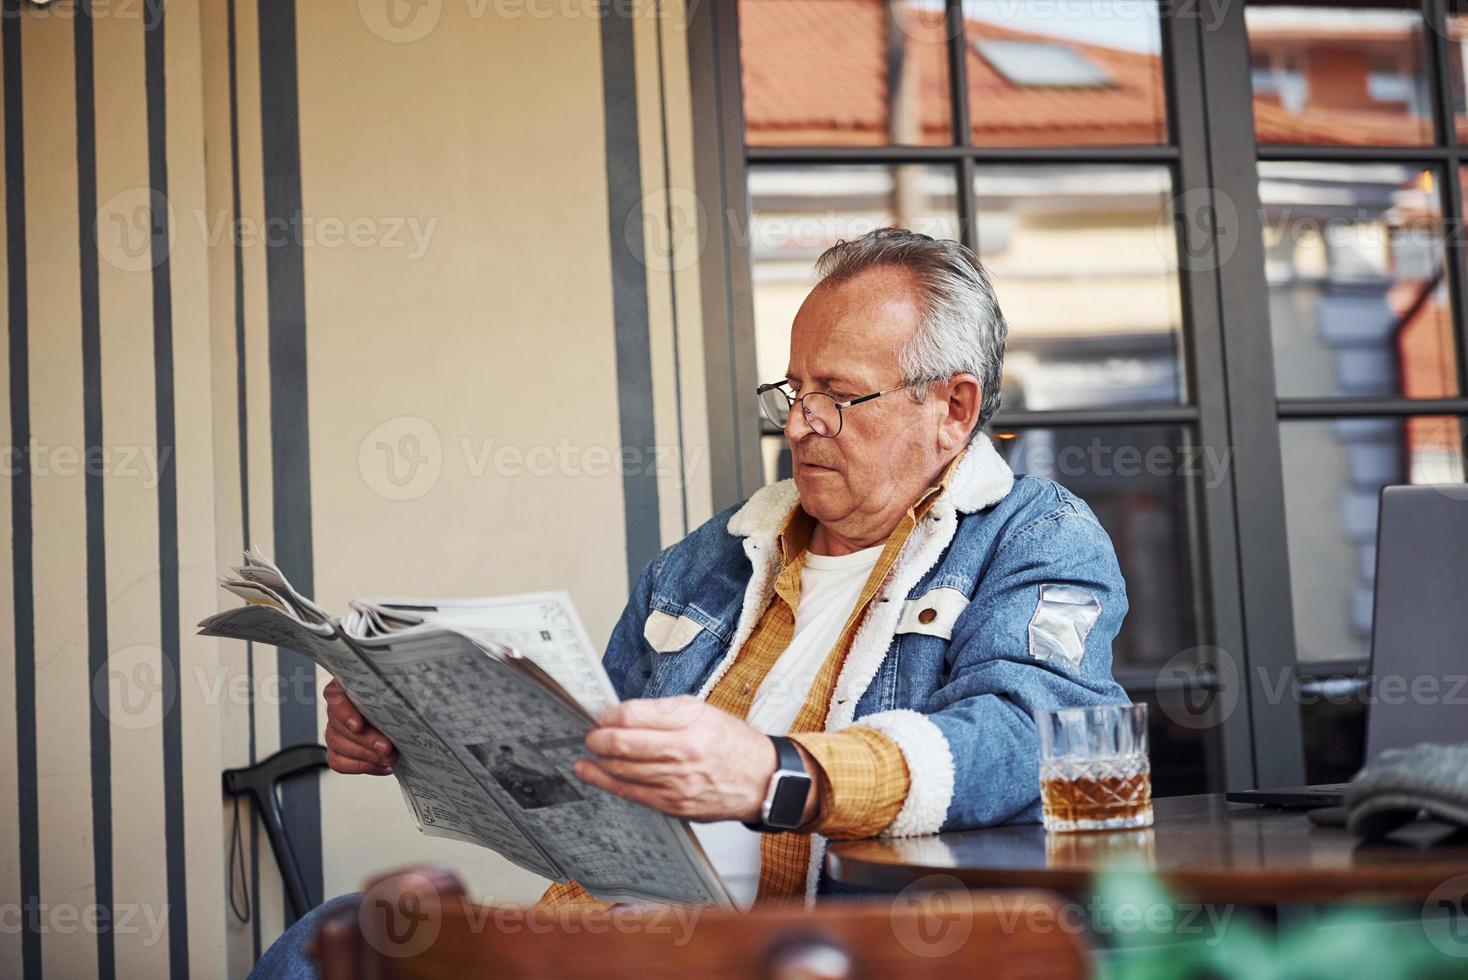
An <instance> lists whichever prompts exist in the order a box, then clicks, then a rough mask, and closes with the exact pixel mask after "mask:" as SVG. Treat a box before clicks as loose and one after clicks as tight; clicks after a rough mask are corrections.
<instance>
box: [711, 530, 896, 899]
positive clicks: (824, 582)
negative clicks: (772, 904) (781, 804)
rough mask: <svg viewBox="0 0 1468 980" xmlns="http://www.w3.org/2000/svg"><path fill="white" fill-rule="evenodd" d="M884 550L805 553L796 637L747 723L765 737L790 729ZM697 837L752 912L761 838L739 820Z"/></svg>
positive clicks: (757, 698)
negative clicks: (834, 555) (841, 553)
mask: <svg viewBox="0 0 1468 980" xmlns="http://www.w3.org/2000/svg"><path fill="white" fill-rule="evenodd" d="M883 547H884V545H876V546H875V547H871V548H866V549H863V550H861V551H856V552H852V553H851V554H849V555H840V556H836V557H833V556H830V555H817V554H813V553H811V552H806V555H805V564H804V566H803V567H802V568H801V570H800V605H799V607H798V608H797V609H796V610H795V635H794V636H792V637H791V638H790V645H789V646H787V647H786V648H785V652H784V653H782V654H780V659H779V660H777V661H776V662H775V665H774V666H773V667H771V668H770V672H769V674H767V675H766V676H765V679H764V681H763V682H762V683H761V684H760V687H759V690H758V691H756V692H755V695H754V703H753V704H751V705H750V708H749V717H748V718H746V719H745V720H746V721H748V722H749V724H750V725H752V726H753V727H754V728H757V729H759V730H760V731H762V732H764V733H765V734H767V735H783V734H785V733H786V732H788V731H789V730H790V726H791V724H793V723H794V721H795V717H796V715H798V714H800V709H801V707H802V706H803V705H804V704H805V699H806V696H807V695H808V694H809V693H810V688H811V684H812V683H814V681H815V678H816V674H817V673H818V672H819V671H820V669H821V664H822V663H824V662H825V660H826V655H827V654H829V653H830V652H831V648H832V647H833V646H835V645H836V640H837V638H838V637H839V636H840V635H841V627H842V626H844V625H846V618H847V617H848V616H850V615H851V610H852V609H853V608H855V607H856V600H857V599H858V598H859V597H860V596H861V589H862V586H863V585H865V584H866V581H867V579H868V578H869V577H870V576H871V573H872V569H873V568H875V567H876V564H877V559H879V558H881V557H882V548H883ZM693 829H694V832H695V833H697V834H698V840H699V843H701V844H702V845H703V849H704V851H705V852H706V853H707V854H708V856H709V860H711V861H712V862H713V863H714V867H715V868H717V869H718V870H719V874H720V875H722V876H723V878H724V881H725V882H727V883H728V885H729V891H730V892H732V893H733V895H734V900H735V901H736V902H738V904H739V907H740V908H749V906H750V905H752V904H753V903H754V899H755V895H756V893H757V892H758V891H759V870H760V855H759V841H760V836H761V835H760V834H758V833H756V832H755V831H753V830H749V829H747V828H746V827H745V826H744V825H743V824H741V823H740V822H739V821H737V820H722V821H720V822H718V823H696V824H694V825H693Z"/></svg>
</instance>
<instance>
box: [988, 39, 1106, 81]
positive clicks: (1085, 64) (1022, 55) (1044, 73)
mask: <svg viewBox="0 0 1468 980" xmlns="http://www.w3.org/2000/svg"><path fill="white" fill-rule="evenodd" d="M973 46H974V50H976V51H977V52H978V53H979V57H980V58H983V59H984V60H985V61H987V62H988V63H989V67H991V68H993V69H994V70H995V71H997V72H998V73H999V74H1000V75H1002V76H1004V80H1005V81H1008V82H1012V83H1014V84H1015V85H1023V86H1030V87H1037V88H1038V87H1047V86H1049V87H1057V88H1099V87H1102V86H1108V85H1111V84H1113V82H1112V79H1111V74H1110V73H1109V72H1108V71H1106V69H1104V68H1102V67H1101V66H1100V65H1097V64H1095V63H1094V62H1092V61H1090V60H1089V59H1088V58H1087V57H1086V56H1085V54H1084V53H1082V52H1080V51H1077V50H1076V49H1075V48H1073V47H1069V46H1067V45H1064V44H1049V43H1046V42H1043V41H974V42H973Z"/></svg>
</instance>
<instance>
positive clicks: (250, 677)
mask: <svg viewBox="0 0 1468 980" xmlns="http://www.w3.org/2000/svg"><path fill="white" fill-rule="evenodd" d="M227 16H228V18H229V30H228V32H227V37H228V45H229V181H230V192H229V193H230V214H231V215H232V217H233V219H234V221H235V228H234V229H233V230H234V234H233V235H232V236H231V237H232V242H233V249H234V372H235V373H234V384H235V424H236V436H235V438H236V441H237V443H238V451H237V455H238V457H239V461H240V539H241V541H242V542H243V544H244V546H245V547H246V548H249V547H252V546H253V544H254V542H252V541H251V540H250V413H249V392H248V390H247V387H246V383H247V381H248V380H249V375H248V371H247V369H246V368H247V366H246V363H245V350H246V348H245V252H244V249H243V247H242V246H241V244H240V242H241V238H240V232H239V221H240V88H239V47H238V38H237V37H236V34H235V3H234V0H229V4H228V8H227ZM245 677H246V688H247V691H248V696H247V704H246V709H247V711H248V718H249V752H250V765H254V764H255V763H256V762H257V761H258V745H257V742H256V731H255V644H253V643H246V644H245ZM250 903H251V904H250V910H249V911H250V949H251V953H252V954H253V955H252V960H251V962H253V961H255V960H258V959H259V958H260V821H259V820H254V819H252V820H251V821H250Z"/></svg>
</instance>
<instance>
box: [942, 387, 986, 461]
mask: <svg viewBox="0 0 1468 980" xmlns="http://www.w3.org/2000/svg"><path fill="white" fill-rule="evenodd" d="M983 393H984V390H983V386H982V385H980V384H979V379H978V378H977V377H975V376H974V375H972V374H955V375H954V376H953V377H951V378H949V379H948V380H947V381H946V382H944V384H943V387H942V388H940V389H939V391H938V394H939V395H940V396H941V397H942V398H943V410H944V414H943V415H942V417H941V418H940V419H939V423H938V446H939V448H940V449H943V450H944V451H947V450H951V449H959V448H962V447H963V446H964V445H966V444H967V443H968V439H969V434H970V433H971V432H973V430H974V427H975V426H977V425H978V422H979V403H980V401H982V398H983Z"/></svg>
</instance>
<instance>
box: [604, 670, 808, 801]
mask: <svg viewBox="0 0 1468 980" xmlns="http://www.w3.org/2000/svg"><path fill="white" fill-rule="evenodd" d="M599 723H600V725H601V727H599V728H596V729H594V730H593V731H592V732H591V733H590V734H589V735H587V736H586V747H587V748H588V749H590V750H591V751H592V752H593V753H595V754H596V758H595V759H591V760H581V761H579V762H577V763H576V775H577V776H580V777H581V778H582V779H584V780H586V781H587V782H588V783H591V784H592V785H593V786H597V787H600V788H601V789H604V790H606V791H607V792H609V793H615V794H616V795H617V796H623V797H626V798H627V799H629V800H633V801H635V802H637V803H641V804H644V805H645V806H650V807H652V808H653V809H655V810H660V811H662V812H663V813H667V814H670V815H672V816H675V817H683V818H685V819H688V820H697V821H714V820H756V819H758V818H759V815H760V808H761V806H762V805H763V804H764V801H765V792H766V790H768V788H769V785H770V777H771V776H773V775H774V774H775V763H776V758H775V746H774V745H773V744H772V743H771V742H770V739H769V737H768V736H766V735H764V734H763V733H761V732H759V731H757V730H755V729H754V728H751V727H750V726H749V725H748V724H746V723H745V722H743V721H741V720H740V719H738V718H735V717H734V716H733V715H731V714H729V713H728V712H725V711H721V710H719V709H718V708H715V707H713V706H712V705H709V704H706V703H705V702H703V701H700V700H698V699H697V698H693V697H677V698H649V699H643V700H637V701H624V702H622V703H621V704H616V705H613V706H612V707H610V708H608V709H607V710H606V711H605V712H604V713H603V714H602V716H601V718H600V719H599ZM806 765H807V768H808V769H810V770H811V771H812V772H819V767H817V766H815V765H814V764H813V763H812V762H811V760H810V759H809V758H807V760H806ZM818 798H819V790H818V788H817V787H812V790H811V801H810V802H808V803H807V806H806V814H807V816H808V817H809V816H811V815H813V810H814V802H815V800H816V799H818Z"/></svg>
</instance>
